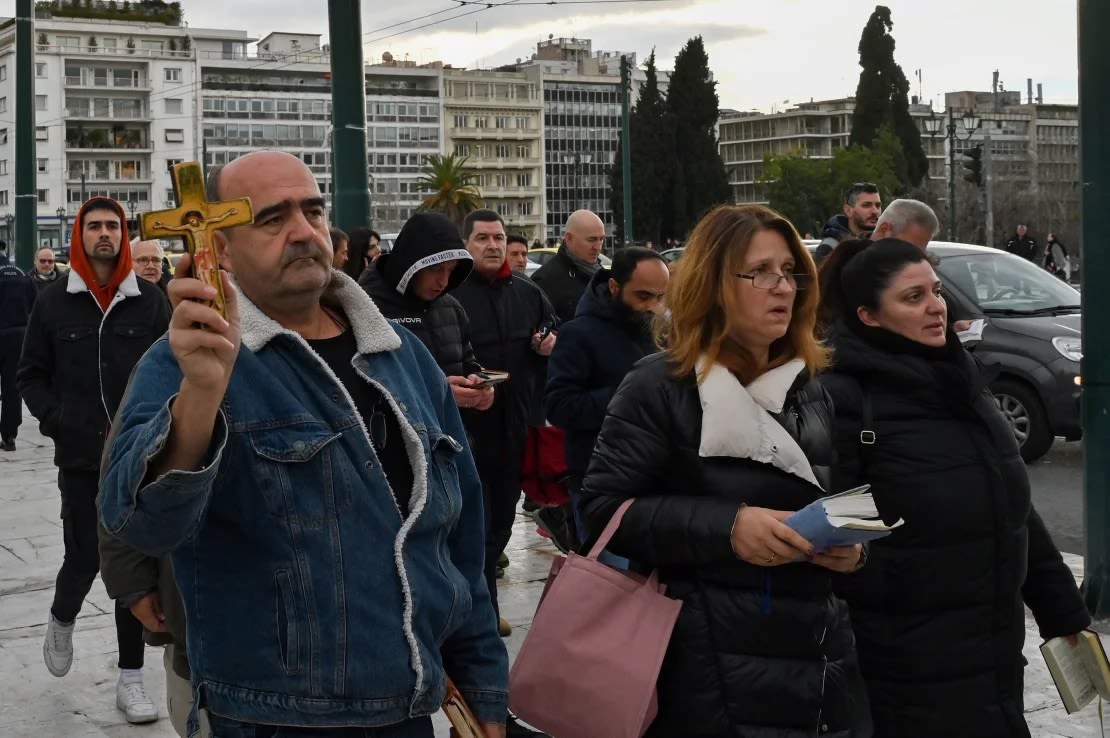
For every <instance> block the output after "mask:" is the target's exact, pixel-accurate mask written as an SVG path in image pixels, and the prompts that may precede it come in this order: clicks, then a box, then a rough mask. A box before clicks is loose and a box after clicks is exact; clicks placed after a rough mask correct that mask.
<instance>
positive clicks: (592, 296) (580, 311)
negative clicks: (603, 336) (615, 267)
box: [574, 267, 616, 320]
mask: <svg viewBox="0 0 1110 738" xmlns="http://www.w3.org/2000/svg"><path fill="white" fill-rule="evenodd" d="M611 276H613V274H612V272H610V271H609V270H608V269H606V268H605V267H602V268H601V269H598V270H597V274H595V275H594V276H593V277H592V278H591V279H590V284H589V285H587V287H586V291H585V292H583V293H582V299H581V300H579V301H578V308H577V309H576V310H575V311H574V317H576V318H577V317H579V316H582V315H592V316H594V317H595V318H601V319H602V320H614V319H615V317H616V316H614V315H613V296H612V295H611V294H609V278H610V277H611Z"/></svg>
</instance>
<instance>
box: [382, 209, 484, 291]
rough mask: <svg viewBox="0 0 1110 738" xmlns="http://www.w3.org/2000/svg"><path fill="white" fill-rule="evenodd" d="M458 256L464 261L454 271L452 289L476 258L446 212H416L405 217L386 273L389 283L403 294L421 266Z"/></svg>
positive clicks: (454, 258) (471, 267) (465, 276)
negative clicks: (472, 256)
mask: <svg viewBox="0 0 1110 738" xmlns="http://www.w3.org/2000/svg"><path fill="white" fill-rule="evenodd" d="M379 258H381V257H379ZM455 260H458V261H461V262H462V263H461V264H459V265H458V266H456V267H455V270H454V271H453V272H451V279H450V280H449V281H448V283H447V289H448V290H452V289H454V288H455V287H458V286H459V285H460V284H462V281H463V280H464V279H466V278H467V276H469V274H470V271H471V269H473V268H474V260H473V258H471V256H470V252H469V251H467V250H466V246H465V245H464V244H463V240H462V237H461V236H459V229H458V228H456V227H455V224H454V223H452V222H451V220H450V219H449V218H448V217H447V216H446V215H443V214H442V213H416V214H415V215H413V216H412V217H411V218H409V219H408V220H407V221H405V225H404V226H402V228H401V232H400V233H399V234H397V240H396V241H394V242H393V250H392V251H391V252H390V253H389V259H388V260H387V261H386V262H385V268H384V271H383V272H382V276H383V277H384V278H385V281H386V283H387V284H389V285H390V286H391V287H393V288H394V289H395V290H397V291H398V292H400V293H401V294H402V295H403V294H405V292H406V291H407V290H408V287H409V283H410V282H411V281H412V278H413V277H414V276H415V275H416V273H417V272H419V271H420V270H421V269H427V268H428V267H430V266H435V265H436V264H442V263H443V262H445V261H455Z"/></svg>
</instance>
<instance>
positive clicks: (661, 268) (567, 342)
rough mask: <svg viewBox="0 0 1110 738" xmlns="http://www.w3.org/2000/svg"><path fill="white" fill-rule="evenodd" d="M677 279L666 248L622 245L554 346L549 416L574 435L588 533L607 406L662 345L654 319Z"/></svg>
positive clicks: (571, 449) (571, 448)
mask: <svg viewBox="0 0 1110 738" xmlns="http://www.w3.org/2000/svg"><path fill="white" fill-rule="evenodd" d="M669 279H670V271H668V269H667V263H666V262H665V261H663V258H662V257H661V256H659V254H658V253H656V252H654V251H652V250H651V249H645V248H641V247H639V246H632V247H629V248H626V249H621V250H620V251H618V252H617V254H616V256H615V257H614V258H613V266H612V268H611V269H602V270H600V271H599V272H598V273H597V274H595V275H594V277H593V279H592V280H591V281H590V285H589V287H587V289H586V292H585V293H584V294H583V295H582V299H581V300H580V301H579V302H578V310H577V312H576V313H575V316H574V319H573V320H571V321H569V322H568V323H566V324H565V325H564V326H562V328H560V330H559V342H558V343H557V344H556V346H555V350H554V351H552V352H551V359H550V360H549V362H548V366H547V389H546V390H545V392H544V397H543V400H544V403H543V404H544V410H545V411H546V413H547V419H548V420H549V421H550V422H551V424H552V425H557V426H559V427H560V428H562V429H563V432H564V433H565V435H566V459H567V471H568V472H569V474H570V479H569V482H568V485H567V486H568V488H569V490H570V495H571V505H572V507H573V512H574V519H575V524H576V525H577V527H578V534H579V537H580V538H583V537H584V535H583V534H584V531H583V529H582V523H581V518H580V517H579V512H578V504H579V494H580V492H581V489H582V475H583V474H585V472H586V466H587V464H589V461H590V454H592V453H593V448H594V441H596V440H597V434H598V433H599V432H600V431H601V421H602V420H604V419H605V408H606V407H608V405H609V400H610V398H612V396H613V393H614V392H616V391H617V387H618V386H619V385H620V383H621V380H623V379H624V375H625V374H627V373H628V370H629V369H631V368H632V365H633V364H635V363H636V362H637V361H639V360H640V359H642V358H643V357H644V356H647V355H648V354H650V353H654V352H655V351H656V346H655V342H654V340H653V338H652V330H651V324H652V320H653V319H654V317H655V315H656V314H657V313H659V312H660V311H661V310H662V308H663V296H664V293H665V292H666V289H667V281H668V280H669Z"/></svg>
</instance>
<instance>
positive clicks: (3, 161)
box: [0, 159, 8, 175]
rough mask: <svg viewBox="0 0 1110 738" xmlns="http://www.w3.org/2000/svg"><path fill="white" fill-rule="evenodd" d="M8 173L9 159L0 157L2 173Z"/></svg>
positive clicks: (0, 172) (0, 173)
mask: <svg viewBox="0 0 1110 738" xmlns="http://www.w3.org/2000/svg"><path fill="white" fill-rule="evenodd" d="M7 173H8V160H7V159H0V175H5V174H7Z"/></svg>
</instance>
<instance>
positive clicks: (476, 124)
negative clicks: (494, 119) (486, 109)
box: [474, 115, 489, 128]
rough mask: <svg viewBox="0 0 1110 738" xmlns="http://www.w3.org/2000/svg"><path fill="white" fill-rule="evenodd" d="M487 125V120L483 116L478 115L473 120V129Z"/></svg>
mask: <svg viewBox="0 0 1110 738" xmlns="http://www.w3.org/2000/svg"><path fill="white" fill-rule="evenodd" d="M488 124H489V118H486V117H485V116H484V115H479V116H477V117H476V118H474V127H475V128H485V127H486V126H487V125H488Z"/></svg>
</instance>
